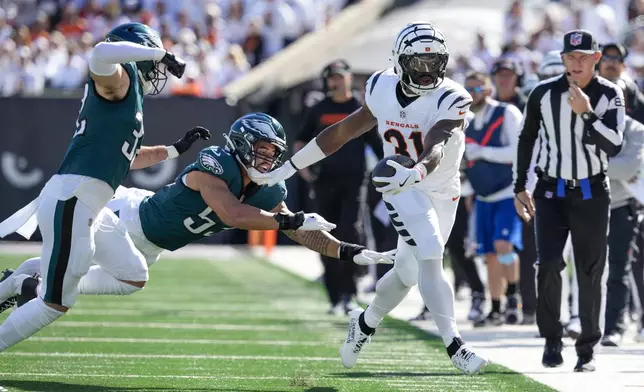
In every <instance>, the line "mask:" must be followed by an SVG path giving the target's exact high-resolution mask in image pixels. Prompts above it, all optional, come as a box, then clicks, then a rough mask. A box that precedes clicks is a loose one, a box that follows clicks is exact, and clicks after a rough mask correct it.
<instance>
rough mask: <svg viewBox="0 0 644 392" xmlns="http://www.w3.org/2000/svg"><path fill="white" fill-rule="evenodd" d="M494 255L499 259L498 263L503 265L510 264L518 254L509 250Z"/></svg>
mask: <svg viewBox="0 0 644 392" xmlns="http://www.w3.org/2000/svg"><path fill="white" fill-rule="evenodd" d="M496 257H497V259H498V260H499V263H501V264H503V265H512V264H514V262H515V261H516V260H517V258H518V257H519V255H517V254H516V252H511V253H504V254H499V255H497V256H496Z"/></svg>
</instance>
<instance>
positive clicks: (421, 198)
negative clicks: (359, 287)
mask: <svg viewBox="0 0 644 392" xmlns="http://www.w3.org/2000/svg"><path fill="white" fill-rule="evenodd" d="M448 59H449V53H448V50H447V45H446V44H445V38H444V36H443V34H442V33H441V32H440V31H438V30H437V29H436V28H434V27H433V26H432V25H431V24H430V23H426V22H417V23H410V24H408V25H407V26H405V28H403V29H402V30H401V31H400V33H399V34H398V36H397V37H396V39H395V41H394V46H393V50H392V61H393V68H389V69H386V70H383V71H380V72H376V73H375V74H373V75H372V76H371V77H370V78H369V80H368V81H367V85H366V102H365V104H364V105H363V106H362V107H361V108H360V109H358V110H356V111H355V112H354V113H352V114H351V115H350V116H348V117H347V118H345V119H344V120H342V121H340V122H338V123H337V124H335V125H332V126H330V127H328V128H326V129H325V130H324V131H322V132H321V133H320V135H318V137H317V138H315V139H313V140H312V141H311V142H310V143H309V144H307V145H306V146H305V147H304V148H303V149H301V150H300V151H299V152H298V153H297V154H295V155H294V156H293V157H292V158H291V159H290V160H289V161H288V162H287V163H286V164H284V165H283V166H282V167H281V168H279V169H277V170H274V171H272V172H270V173H265V174H263V173H252V175H253V177H252V178H253V181H255V182H257V183H260V184H275V183H277V182H279V181H282V180H285V179H286V178H289V177H290V176H292V175H293V174H295V172H296V171H297V170H300V169H302V168H304V167H307V166H309V165H312V164H314V163H316V162H318V161H320V160H322V159H324V158H325V157H326V156H328V155H330V154H332V153H334V152H335V151H337V150H338V149H340V147H342V146H343V145H344V144H345V143H347V142H348V141H349V140H351V139H353V138H355V137H358V136H360V135H361V134H363V133H365V132H367V131H369V130H370V129H372V128H373V127H374V126H375V125H377V126H378V130H379V132H380V134H381V135H382V137H383V138H384V140H385V142H386V143H385V146H384V148H385V156H387V155H392V154H399V155H405V156H407V157H411V158H412V159H413V160H414V162H416V164H415V165H414V166H413V167H412V168H405V167H403V166H402V165H399V164H397V163H396V162H393V161H389V162H388V163H387V164H388V165H389V166H391V167H392V168H393V169H395V170H394V175H393V176H391V177H380V178H378V177H376V178H374V181H378V182H381V183H385V185H384V186H380V187H379V188H377V189H378V191H380V192H382V193H383V200H384V201H385V202H386V205H387V208H388V210H389V214H390V218H391V221H392V224H393V225H394V227H396V229H397V230H398V233H399V234H400V236H399V239H398V254H397V257H396V263H395V264H394V268H393V269H392V270H391V271H389V272H388V273H387V274H386V275H385V276H384V277H383V278H382V279H380V281H379V282H378V284H377V286H376V297H375V299H374V300H373V302H372V304H371V305H370V306H369V307H368V308H367V309H366V310H365V311H364V312H363V311H362V310H361V309H358V310H356V311H352V312H350V313H349V316H350V324H349V336H348V338H347V340H346V342H345V343H344V345H343V346H342V348H341V349H340V355H341V357H342V363H343V365H344V366H345V367H347V368H352V367H353V366H355V364H356V361H357V359H358V355H359V354H360V351H361V350H362V347H363V346H364V344H366V343H367V342H369V341H370V337H371V335H372V334H373V333H374V332H375V328H376V327H377V326H378V324H380V322H381V321H382V320H383V318H384V317H385V316H386V315H387V314H388V313H389V312H391V311H392V310H393V309H394V308H395V307H396V306H397V305H398V304H399V303H400V302H401V301H402V300H403V299H404V298H405V296H406V295H407V293H409V290H410V289H411V287H413V286H414V285H416V284H417V283H418V284H419V289H420V292H421V294H422V296H423V300H424V302H425V305H427V308H428V309H429V310H430V311H431V313H432V316H433V318H434V320H435V321H436V325H437V326H438V329H439V330H440V333H441V335H442V338H443V342H444V343H445V346H446V348H447V353H448V355H449V357H450V358H451V360H452V363H453V364H454V366H455V367H457V368H458V369H460V370H461V371H463V372H464V373H466V374H474V373H477V372H479V371H480V370H481V369H482V368H483V367H484V366H485V365H486V364H487V361H486V360H485V359H483V358H482V357H480V356H478V355H476V354H475V353H474V352H472V351H471V350H470V349H469V348H468V347H467V346H466V345H465V343H464V342H463V340H462V339H461V337H460V333H459V331H458V328H457V326H456V321H455V319H454V292H453V289H452V287H451V285H450V283H449V282H448V280H447V279H446V277H445V272H444V271H443V251H444V248H445V242H446V241H447V238H448V237H449V233H450V231H451V229H452V224H453V223H454V217H455V215H456V207H457V204H458V198H459V196H460V178H459V166H460V163H461V158H462V157H463V152H464V149H465V136H464V132H463V129H464V128H465V127H466V123H465V115H466V113H467V112H468V109H469V106H470V103H471V102H472V97H471V96H470V95H469V94H468V93H467V91H466V90H465V89H464V88H463V87H462V86H460V85H458V84H457V83H456V82H454V81H452V80H450V79H448V78H446V77H445V69H446V67H447V61H448Z"/></svg>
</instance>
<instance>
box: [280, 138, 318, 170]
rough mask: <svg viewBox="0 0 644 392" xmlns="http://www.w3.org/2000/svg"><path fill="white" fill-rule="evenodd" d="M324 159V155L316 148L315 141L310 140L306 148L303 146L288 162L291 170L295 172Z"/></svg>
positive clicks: (316, 143)
mask: <svg viewBox="0 0 644 392" xmlns="http://www.w3.org/2000/svg"><path fill="white" fill-rule="evenodd" d="M324 158H326V154H324V152H323V151H322V150H321V149H320V146H318V142H317V139H313V140H311V141H310V142H309V143H308V144H307V145H306V146H304V147H303V148H302V149H301V150H300V151H298V152H297V154H295V155H293V157H291V159H289V161H290V162H291V165H293V168H294V169H296V170H302V169H304V168H305V167H309V166H311V165H312V164H314V163H316V162H318V161H321V160H323V159H324Z"/></svg>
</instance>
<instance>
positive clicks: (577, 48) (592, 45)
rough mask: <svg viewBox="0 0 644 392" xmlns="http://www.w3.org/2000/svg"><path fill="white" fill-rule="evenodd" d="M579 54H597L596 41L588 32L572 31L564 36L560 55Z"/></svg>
mask: <svg viewBox="0 0 644 392" xmlns="http://www.w3.org/2000/svg"><path fill="white" fill-rule="evenodd" d="M570 52H581V53H585V54H593V53H596V52H599V45H598V44H597V40H596V39H595V37H593V35H592V34H591V33H590V31H588V30H572V31H569V32H567V33H566V35H564V42H563V50H562V51H561V53H562V54H563V53H570Z"/></svg>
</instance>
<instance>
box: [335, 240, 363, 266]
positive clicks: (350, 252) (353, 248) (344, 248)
mask: <svg viewBox="0 0 644 392" xmlns="http://www.w3.org/2000/svg"><path fill="white" fill-rule="evenodd" d="M365 249H367V248H366V247H364V246H362V245H356V244H351V243H348V242H340V254H339V255H338V256H340V257H338V258H339V259H340V260H344V261H349V262H352V263H353V257H354V256H355V255H357V254H359V253H360V252H362V251H363V250H365Z"/></svg>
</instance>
